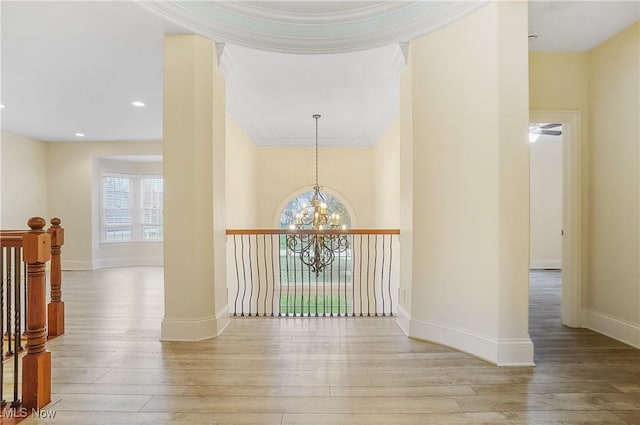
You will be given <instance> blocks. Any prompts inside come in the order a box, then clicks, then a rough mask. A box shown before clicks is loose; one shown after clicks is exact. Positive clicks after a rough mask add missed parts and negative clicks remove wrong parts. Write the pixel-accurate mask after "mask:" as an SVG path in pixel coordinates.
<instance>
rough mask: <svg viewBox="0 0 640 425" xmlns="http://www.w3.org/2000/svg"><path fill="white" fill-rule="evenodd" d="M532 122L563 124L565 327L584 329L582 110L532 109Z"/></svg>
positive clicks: (563, 309)
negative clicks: (582, 309) (582, 318)
mask: <svg viewBox="0 0 640 425" xmlns="http://www.w3.org/2000/svg"><path fill="white" fill-rule="evenodd" d="M529 122H530V123H541V122H547V123H551V122H557V123H561V124H562V230H563V236H562V303H561V317H562V324H563V325H566V326H570V327H572V328H579V327H582V325H583V321H582V320H581V316H582V315H581V306H582V302H581V300H582V295H583V285H582V202H583V199H582V146H581V134H580V112H579V111H557V110H531V111H530V113H529Z"/></svg>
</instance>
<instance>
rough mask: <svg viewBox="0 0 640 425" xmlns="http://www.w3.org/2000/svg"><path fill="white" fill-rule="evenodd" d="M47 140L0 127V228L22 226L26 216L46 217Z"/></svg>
mask: <svg viewBox="0 0 640 425" xmlns="http://www.w3.org/2000/svg"><path fill="white" fill-rule="evenodd" d="M47 174H48V163H47V144H46V143H45V142H42V141H40V140H35V139H31V138H29V137H25V136H21V135H19V134H16V133H12V132H10V131H5V130H2V135H1V136H0V181H1V183H0V204H1V207H0V229H26V228H27V220H28V219H29V218H30V217H34V216H39V217H43V218H45V219H46V220H47V222H48V221H49V219H50V218H51V217H49V208H48V192H47V187H48V183H47Z"/></svg>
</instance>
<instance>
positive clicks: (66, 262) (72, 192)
mask: <svg viewBox="0 0 640 425" xmlns="http://www.w3.org/2000/svg"><path fill="white" fill-rule="evenodd" d="M47 150H48V168H49V174H48V188H49V214H50V215H52V216H57V217H60V218H61V219H62V226H63V227H64V228H65V245H64V248H63V255H62V265H63V268H65V269H92V268H94V267H96V266H100V265H101V255H102V254H103V251H102V249H101V247H100V244H99V237H98V229H99V227H98V226H99V223H98V208H99V196H98V194H99V191H98V188H99V186H98V176H99V162H100V158H103V157H108V156H112V155H161V154H162V144H161V142H126V143H125V142H112V143H109V142H92V143H74V142H69V143H47ZM156 248H157V247H156ZM160 249H161V247H160ZM154 251H157V250H154ZM160 252H161V251H160ZM111 254H112V255H118V254H114V253H111ZM123 255H124V254H123ZM153 255H157V252H155V253H154V254H153Z"/></svg>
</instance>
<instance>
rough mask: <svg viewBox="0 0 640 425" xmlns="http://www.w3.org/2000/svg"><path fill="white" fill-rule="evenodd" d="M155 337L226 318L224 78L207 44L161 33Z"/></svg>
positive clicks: (193, 332) (189, 336) (187, 334)
mask: <svg viewBox="0 0 640 425" xmlns="http://www.w3.org/2000/svg"><path fill="white" fill-rule="evenodd" d="M164 41H165V45H164V140H163V174H164V287H165V294H164V295H165V296H164V298H165V316H164V319H163V321H162V334H161V339H162V340H166V341H197V340H202V339H206V338H211V337H214V336H217V335H218V334H219V333H220V332H221V331H222V329H223V328H224V327H225V326H226V324H228V320H229V319H228V314H227V300H226V284H225V273H226V272H225V264H226V254H225V239H224V227H225V220H224V141H225V127H224V122H225V100H224V99H225V82H224V77H223V75H222V72H221V71H220V69H219V68H218V64H217V59H216V48H215V44H214V43H213V42H212V41H211V40H208V39H206V38H203V37H200V36H196V35H177V34H176V35H166V36H165V40H164Z"/></svg>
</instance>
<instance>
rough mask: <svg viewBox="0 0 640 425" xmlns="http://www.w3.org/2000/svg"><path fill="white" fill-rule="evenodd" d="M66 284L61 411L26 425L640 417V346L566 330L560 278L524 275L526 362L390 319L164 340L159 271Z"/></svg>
mask: <svg viewBox="0 0 640 425" xmlns="http://www.w3.org/2000/svg"><path fill="white" fill-rule="evenodd" d="M63 280H64V283H63V285H64V288H63V299H64V300H65V303H66V312H67V317H66V323H67V334H66V335H64V336H62V337H59V338H57V339H55V340H53V341H51V342H50V343H49V349H50V351H51V352H52V358H53V402H52V403H51V405H49V406H48V407H47V408H46V409H48V410H47V412H55V415H56V416H55V418H54V419H52V418H47V419H44V418H42V419H39V418H30V419H28V420H26V421H24V422H22V423H23V424H25V425H29V424H31V425H33V424H54V423H56V424H67V425H76V424H77V425H98V424H121V425H125V424H126V425H138V424H154V425H158V424H171V425H180V424H194V425H198V424H203V425H210V424H385V425H389V424H494V423H495V424H545V425H546V424H593V425H595V424H598V425H603V424H640V350H635V349H632V348H631V347H629V346H626V345H624V344H622V343H619V342H616V341H614V340H611V339H608V338H605V337H603V336H600V335H598V334H596V333H593V332H591V331H588V330H584V329H568V328H565V327H563V326H561V325H560V324H559V273H557V272H536V273H534V274H533V275H532V291H531V293H532V300H531V304H532V311H531V316H532V321H531V335H532V338H533V339H534V342H535V346H536V363H537V367H535V368H497V367H494V366H492V365H489V364H487V363H485V362H483V361H481V360H478V359H476V358H474V357H472V356H469V355H466V354H464V353H460V352H457V351H455V350H452V349H449V348H446V347H442V346H439V345H436V344H432V343H428V342H423V341H415V340H411V339H408V338H406V337H405V336H404V335H403V334H402V332H401V331H400V329H399V328H398V327H397V325H396V324H395V321H394V319H393V318H363V319H360V318H330V319H329V318H327V319H317V318H282V319H277V318H275V319H272V318H240V319H234V320H232V323H231V325H230V326H229V327H228V328H227V330H226V331H225V332H224V334H223V335H222V336H220V337H219V338H217V339H212V340H209V341H204V342H198V343H161V342H159V340H158V338H159V324H160V320H161V318H162V312H163V298H162V297H163V295H162V269H160V268H124V269H106V270H99V271H94V272H65V273H64V276H63ZM47 412H45V413H47Z"/></svg>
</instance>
